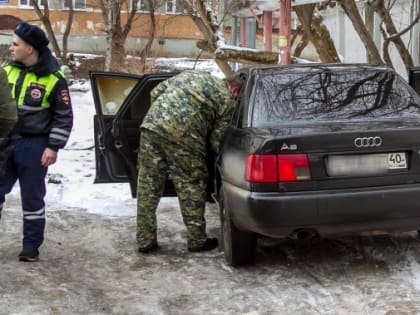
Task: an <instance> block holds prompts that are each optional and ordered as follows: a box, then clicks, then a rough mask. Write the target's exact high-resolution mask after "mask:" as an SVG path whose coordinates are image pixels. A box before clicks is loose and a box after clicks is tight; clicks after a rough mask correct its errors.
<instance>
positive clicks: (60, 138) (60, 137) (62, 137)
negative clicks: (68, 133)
mask: <svg viewBox="0 0 420 315" xmlns="http://www.w3.org/2000/svg"><path fill="white" fill-rule="evenodd" d="M50 138H52V139H57V140H64V141H66V140H67V139H68V137H65V136H61V135H57V134H53V133H50Z"/></svg>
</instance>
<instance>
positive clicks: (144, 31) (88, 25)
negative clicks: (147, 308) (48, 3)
mask: <svg viewBox="0 0 420 315" xmlns="http://www.w3.org/2000/svg"><path fill="white" fill-rule="evenodd" d="M10 1H11V2H10V4H9V5H0V19H1V16H2V15H11V16H14V17H16V18H18V19H20V20H25V21H28V22H32V23H35V24H39V25H41V23H40V21H39V18H38V16H37V14H36V13H35V11H34V10H32V9H26V8H19V7H17V0H10ZM87 6H88V8H87V9H86V10H83V11H75V14H74V20H73V23H72V28H71V35H96V36H100V35H105V32H104V22H103V19H102V15H101V12H100V11H99V10H98V9H96V8H95V7H93V6H89V2H88V4H87ZM67 16H68V13H67V11H61V10H60V11H56V10H50V19H51V22H52V25H53V28H54V31H55V32H56V33H57V34H62V33H63V31H64V28H65V23H66V21H67ZM125 18H126V14H124V13H123V14H122V19H123V21H124V19H125ZM156 21H157V27H156V38H171V39H177V38H179V39H199V38H201V33H200V31H199V30H198V28H197V27H196V26H195V24H194V22H193V21H192V19H191V18H190V17H189V16H188V15H174V14H166V15H163V14H157V15H156ZM149 23H150V18H149V15H148V14H147V13H146V14H145V13H139V14H138V15H137V17H136V19H135V21H134V23H133V27H132V29H131V31H130V34H129V35H130V36H132V37H147V36H148V34H149ZM11 29H13V27H11ZM2 31H4V30H2Z"/></svg>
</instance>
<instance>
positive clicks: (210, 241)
mask: <svg viewBox="0 0 420 315" xmlns="http://www.w3.org/2000/svg"><path fill="white" fill-rule="evenodd" d="M217 246H219V241H218V240H217V238H207V239H206V240H205V241H204V243H203V244H201V245H200V246H198V247H188V250H189V251H190V252H206V251H209V250H212V249H215V248H216V247H217Z"/></svg>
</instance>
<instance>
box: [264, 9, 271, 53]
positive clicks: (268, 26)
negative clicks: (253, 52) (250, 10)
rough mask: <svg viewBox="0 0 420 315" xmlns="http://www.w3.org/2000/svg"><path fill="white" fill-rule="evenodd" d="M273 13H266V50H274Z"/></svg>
mask: <svg viewBox="0 0 420 315" xmlns="http://www.w3.org/2000/svg"><path fill="white" fill-rule="evenodd" d="M272 23H273V13H272V12H270V11H264V50H265V51H272V50H273V24H272Z"/></svg>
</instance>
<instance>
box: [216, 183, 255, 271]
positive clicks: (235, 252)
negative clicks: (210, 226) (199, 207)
mask: <svg viewBox="0 0 420 315" xmlns="http://www.w3.org/2000/svg"><path fill="white" fill-rule="evenodd" d="M224 199H225V198H224V192H223V189H222V188H221V189H220V202H219V207H220V223H221V224H220V225H221V230H222V240H223V251H224V254H225V259H226V262H227V263H228V264H229V265H230V266H241V265H248V264H252V263H253V262H254V259H255V249H256V245H257V244H256V235H255V233H250V232H244V231H241V230H239V229H238V228H237V227H236V226H235V225H234V223H233V222H232V219H231V218H230V213H229V212H230V211H229V209H228V208H227V207H226V205H225V203H224Z"/></svg>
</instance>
